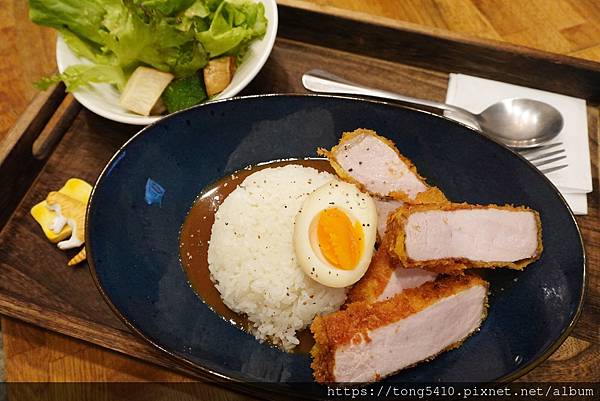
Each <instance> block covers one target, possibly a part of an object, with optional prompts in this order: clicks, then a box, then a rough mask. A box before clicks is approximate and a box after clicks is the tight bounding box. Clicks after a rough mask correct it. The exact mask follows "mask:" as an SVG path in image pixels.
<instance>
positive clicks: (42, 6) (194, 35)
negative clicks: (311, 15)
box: [29, 0, 267, 90]
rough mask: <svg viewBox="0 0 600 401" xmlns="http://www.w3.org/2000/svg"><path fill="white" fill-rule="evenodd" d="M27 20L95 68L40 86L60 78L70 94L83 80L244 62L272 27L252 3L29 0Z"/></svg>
mask: <svg viewBox="0 0 600 401" xmlns="http://www.w3.org/2000/svg"><path fill="white" fill-rule="evenodd" d="M29 16H30V18H31V20H32V21H33V22H35V23H38V24H41V25H45V26H50V27H53V28H55V29H57V30H59V31H60V33H61V35H62V37H63V39H64V40H65V43H66V44H67V45H68V46H69V48H70V49H71V50H72V51H73V52H74V53H75V54H76V55H77V56H79V57H82V58H86V59H88V60H90V61H91V62H93V63H94V66H96V68H92V67H90V66H87V65H86V66H74V67H76V68H73V69H70V70H68V71H65V72H64V73H63V74H60V75H57V76H55V77H51V78H48V79H47V80H42V81H41V83H40V84H43V83H46V84H48V85H49V84H50V83H52V82H56V80H58V79H61V80H64V81H65V83H66V84H67V87H68V88H69V90H74V89H75V88H77V87H79V86H81V85H82V84H84V82H83V81H84V80H85V79H89V80H90V81H89V82H94V83H95V82H107V83H111V84H115V85H118V86H119V85H122V82H123V79H125V80H126V79H127V77H128V76H129V75H130V74H131V73H132V72H133V71H134V70H135V69H136V68H137V67H139V66H142V65H144V66H149V67H153V68H156V69H158V70H160V71H165V72H170V73H172V74H173V75H175V77H176V78H184V77H188V76H190V75H193V74H195V73H196V72H198V71H199V70H200V69H202V68H203V67H204V66H205V65H206V63H207V62H208V59H209V58H214V57H218V56H220V55H235V56H238V58H239V57H241V56H242V55H243V54H244V53H245V51H246V49H247V47H248V45H249V43H250V42H251V41H252V40H253V39H255V38H258V37H262V36H263V35H264V33H265V31H266V25H267V20H266V18H265V16H264V7H263V5H262V4H260V3H256V4H255V3H252V2H251V1H250V0H227V1H224V0H29ZM123 77H124V78H123ZM46 81H47V82H46Z"/></svg>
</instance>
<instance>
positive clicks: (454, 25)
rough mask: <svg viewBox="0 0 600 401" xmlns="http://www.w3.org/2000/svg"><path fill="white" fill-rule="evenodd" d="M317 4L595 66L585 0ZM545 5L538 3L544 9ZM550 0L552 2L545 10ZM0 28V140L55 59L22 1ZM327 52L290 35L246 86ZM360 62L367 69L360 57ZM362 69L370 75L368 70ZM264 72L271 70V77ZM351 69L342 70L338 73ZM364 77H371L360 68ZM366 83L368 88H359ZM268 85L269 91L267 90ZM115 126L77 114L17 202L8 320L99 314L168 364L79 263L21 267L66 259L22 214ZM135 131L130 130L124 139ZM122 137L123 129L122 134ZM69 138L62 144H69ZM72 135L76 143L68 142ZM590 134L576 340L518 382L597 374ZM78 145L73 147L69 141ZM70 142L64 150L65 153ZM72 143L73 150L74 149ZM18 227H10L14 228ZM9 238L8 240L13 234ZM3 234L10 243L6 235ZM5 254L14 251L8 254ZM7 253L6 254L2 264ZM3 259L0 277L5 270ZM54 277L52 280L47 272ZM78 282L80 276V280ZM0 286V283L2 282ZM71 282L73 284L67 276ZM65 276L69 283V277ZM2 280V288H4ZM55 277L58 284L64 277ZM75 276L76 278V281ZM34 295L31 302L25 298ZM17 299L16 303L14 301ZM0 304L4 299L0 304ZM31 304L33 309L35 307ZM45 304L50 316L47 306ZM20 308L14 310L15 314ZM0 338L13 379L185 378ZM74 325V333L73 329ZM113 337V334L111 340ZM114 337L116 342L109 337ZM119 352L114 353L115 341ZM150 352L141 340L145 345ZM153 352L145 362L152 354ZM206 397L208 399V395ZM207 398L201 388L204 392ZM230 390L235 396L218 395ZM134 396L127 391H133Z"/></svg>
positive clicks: (589, 2) (8, 328) (431, 81)
mask: <svg viewBox="0 0 600 401" xmlns="http://www.w3.org/2000/svg"><path fill="white" fill-rule="evenodd" d="M313 2H314V3H319V4H321V5H327V6H336V7H341V8H345V9H348V10H352V11H359V12H366V13H370V14H373V15H377V16H381V17H387V18H392V19H397V20H401V21H407V22H411V23H415V24H419V25H421V26H425V27H432V28H436V29H448V30H450V31H454V32H458V33H461V34H469V35H475V36H479V37H484V38H488V39H494V40H503V41H506V42H509V43H515V44H521V45H525V46H530V47H534V48H538V49H542V50H548V51H554V52H557V53H560V54H568V55H574V56H577V57H581V58H587V59H590V60H596V61H600V35H599V34H598V32H599V31H600V28H599V26H600V4H598V3H597V2H596V1H594V0H564V1H562V0H550V1H545V0H537V1H530V0H445V1H443V0H439V1H436V0H421V1H419V0H403V1H399V2H391V1H386V0H367V1H362V0H355V1H352V0H331V1H327V0H324V1H322V0H315V1H313ZM542 3H543V4H542ZM548 4H550V5H548ZM0 32H1V33H2V36H3V40H2V41H0V54H1V55H2V56H3V57H1V58H0V71H1V72H2V74H0V83H1V84H0V101H1V102H0V137H1V136H3V135H6V133H7V132H8V129H9V128H10V127H11V126H12V124H14V122H15V121H16V119H17V118H18V116H19V115H20V114H21V113H22V112H23V111H24V109H25V107H26V105H27V103H28V102H29V101H30V100H31V98H32V97H33V95H34V94H35V93H36V91H35V89H34V88H33V87H32V86H31V82H33V81H35V80H36V79H38V78H39V77H40V76H42V75H45V74H48V73H50V72H51V71H53V70H54V69H55V64H54V36H53V35H54V34H53V33H52V32H51V31H49V30H46V29H44V28H39V27H36V26H35V25H33V24H31V23H29V22H28V21H27V9H26V2H23V1H21V0H6V1H4V2H3V3H2V7H0ZM297 52H304V53H303V54H308V55H310V57H307V58H308V59H309V60H308V62H307V63H305V64H302V65H293V63H292V65H290V66H287V67H286V68H285V69H282V68H279V67H281V66H282V65H286V62H287V61H289V57H291V56H292V55H294V54H297ZM325 53H327V52H326V51H325V50H324V49H320V48H318V47H311V48H310V49H306V48H302V46H301V45H299V44H296V43H294V42H290V41H280V42H279V44H278V47H277V48H276V50H275V52H274V53H273V57H272V58H271V60H270V62H269V65H270V66H271V67H270V69H269V70H265V71H264V72H263V73H262V74H260V75H259V77H258V78H257V79H256V80H255V81H254V82H253V84H252V86H251V87H250V88H249V89H248V90H247V92H248V93H250V92H251V91H252V90H257V89H258V88H260V87H261V86H262V87H264V85H265V84H267V83H269V82H272V81H273V79H274V78H273V77H275V78H276V80H277V81H278V82H287V83H293V82H297V78H298V76H297V74H298V73H299V72H300V70H301V69H304V68H307V67H309V66H314V67H326V68H328V69H330V70H332V71H336V69H337V70H338V71H339V69H340V66H339V63H337V62H336V61H335V60H332V59H331V56H329V57H326V55H325ZM337 57H339V58H344V60H346V59H349V61H350V64H351V65H353V67H352V68H350V70H349V71H350V73H351V75H350V76H354V77H355V78H356V79H357V80H361V79H362V80H363V81H364V82H365V81H366V82H368V83H370V84H373V85H380V86H382V87H385V88H387V89H391V90H401V91H403V92H404V93H407V94H410V95H420V96H423V97H429V98H432V99H438V100H440V99H442V98H443V96H444V94H445V88H446V76H445V74H440V73H432V72H428V71H424V70H421V69H418V68H401V69H398V68H397V67H395V65H394V64H392V63H386V62H374V61H372V60H369V59H361V58H360V57H358V58H352V57H351V56H348V55H347V54H345V53H338V55H337ZM365 63H366V64H365ZM367 67H368V70H367ZM267 72H268V73H269V74H271V75H268V74H267ZM339 72H344V73H347V72H348V70H347V69H346V68H344V70H343V71H339ZM366 72H368V73H369V74H368V75H367V74H365V73H366ZM366 82H365V83H366ZM275 89H277V88H275ZM590 116H591V117H592V118H591V119H590V124H593V125H594V126H597V110H593V109H590ZM98 127H102V129H101V132H102V138H92V139H91V140H100V141H103V142H104V143H105V146H104V147H101V149H100V150H98V149H95V148H92V147H90V146H88V145H89V144H86V142H85V141H86V140H90V138H85V137H84V138H77V134H76V133H77V132H86V130H87V129H88V128H91V130H93V129H94V128H98ZM120 128H121V127H120V126H119V125H118V124H114V125H111V123H109V124H107V123H106V121H105V120H102V119H101V118H99V117H96V116H94V115H92V114H91V113H88V112H86V111H82V112H81V113H79V114H78V116H77V120H76V121H75V124H74V125H73V128H72V129H71V130H70V132H69V133H67V136H66V137H65V141H67V142H65V145H64V146H63V150H62V152H61V149H60V148H59V152H57V153H56V154H55V155H54V156H53V158H54V161H52V160H53V159H51V161H50V162H49V163H48V164H47V166H46V167H45V170H44V172H43V175H42V176H41V177H40V178H39V179H38V184H40V183H43V185H37V186H35V187H34V190H32V191H31V192H30V193H29V194H28V196H27V197H26V198H25V200H24V203H23V205H22V207H21V213H20V215H19V214H18V215H17V216H15V219H16V220H15V219H13V222H15V224H13V225H12V228H10V227H7V230H15V231H14V232H11V235H10V238H13V239H14V241H19V242H20V241H23V243H32V244H38V245H39V246H38V247H36V248H35V249H33V247H32V249H31V250H30V251H29V252H25V250H23V251H22V252H20V254H19V256H18V258H17V259H18V260H13V259H11V266H12V265H15V266H18V268H16V269H14V268H13V269H11V270H9V271H8V272H7V274H8V275H9V276H7V277H10V279H11V280H13V282H15V283H19V284H17V285H16V286H11V287H10V288H3V290H6V291H7V293H9V294H10V293H11V291H12V293H13V294H15V293H21V292H24V293H27V292H29V293H30V294H31V299H30V300H29V301H28V300H23V299H20V298H14V299H12V300H11V299H9V298H10V297H7V298H5V299H3V302H11V301H14V304H13V306H14V305H17V306H18V307H17V308H13V309H14V310H15V313H14V317H17V318H19V319H24V320H30V321H33V322H34V323H36V324H42V325H43V326H46V327H49V326H50V325H52V324H55V325H58V326H60V325H62V326H60V327H57V328H55V329H56V330H58V331H60V332H63V333H66V334H68V335H69V336H74V337H81V338H88V339H89V336H90V335H91V334H90V333H91V332H92V331H95V330H96V329H97V331H96V333H102V330H101V329H100V327H91V326H90V325H89V319H88V318H89V316H90V314H92V315H94V316H100V315H102V316H104V317H103V318H100V323H99V326H102V327H104V330H105V332H104V336H102V334H101V335H98V334H96V335H97V336H99V337H102V338H96V339H95V340H97V341H96V342H98V343H100V344H102V345H103V346H106V347H109V348H117V349H118V350H119V351H121V352H128V351H130V350H132V349H133V350H134V352H135V353H138V355H145V357H146V358H145V359H147V360H150V361H152V362H155V363H157V364H161V365H166V366H170V367H173V366H171V365H169V363H171V364H172V361H170V360H169V361H166V360H163V359H161V357H160V356H155V357H151V356H150V355H151V354H152V351H153V350H151V349H150V348H145V347H144V345H143V344H140V343H139V342H137V341H136V340H137V339H136V338H135V337H133V336H132V334H131V333H129V332H128V331H127V330H126V329H125V328H124V327H123V326H122V324H121V323H120V322H119V321H118V320H117V319H116V318H115V317H114V315H112V313H111V312H110V311H109V310H108V308H107V307H106V305H105V304H104V303H103V301H102V300H101V299H96V298H94V297H97V292H96V290H95V288H94V287H93V285H92V284H91V280H90V281H89V282H86V281H85V280H89V274H88V273H87V272H86V271H85V268H78V269H76V270H73V271H72V270H69V269H67V268H66V267H65V269H64V270H60V269H57V270H55V271H54V272H52V274H46V275H45V276H44V277H43V278H38V280H39V281H35V280H34V281H33V282H32V281H31V279H30V277H29V276H28V272H30V271H34V270H35V267H36V266H39V265H40V261H39V257H42V258H50V259H51V261H50V262H49V263H58V264H60V265H62V264H63V263H66V260H67V256H66V255H64V254H63V253H60V252H57V251H56V250H55V249H54V248H53V247H52V246H51V245H50V244H48V243H46V244H45V245H42V243H40V242H39V232H38V231H36V230H37V227H35V224H34V223H32V220H31V219H30V217H29V216H28V215H27V213H26V212H25V211H26V210H27V208H28V207H29V206H31V204H33V203H34V202H36V201H38V200H39V199H42V198H43V197H44V196H45V195H46V193H47V191H48V190H49V189H55V188H58V187H59V186H60V185H61V184H62V182H64V180H65V179H66V178H67V177H69V174H76V173H77V174H78V175H79V176H82V178H87V179H88V180H93V178H95V176H96V174H97V172H98V170H96V171H94V168H98V166H102V165H103V163H104V162H105V161H106V160H107V158H108V156H107V155H110V154H111V153H112V150H114V147H115V146H118V144H119V143H121V142H122V141H123V140H124V139H126V137H127V134H125V135H124V136H120V137H119V136H117V135H116V134H114V135H113V132H114V131H117V130H118V129H120ZM133 131H134V129H131V131H127V132H128V134H131V133H132V132H133ZM121 135H123V134H121ZM68 141H70V142H68ZM77 141H81V142H77ZM597 145H598V144H597V137H593V138H592V158H593V163H594V165H593V173H594V192H593V194H592V195H591V196H590V197H589V198H588V200H589V203H590V216H591V217H592V218H582V219H578V221H579V223H580V225H581V227H582V230H583V231H584V234H585V237H586V238H585V244H586V249H587V251H588V260H589V266H590V269H589V278H588V294H587V297H586V305H585V308H584V311H583V314H582V318H581V320H580V322H579V324H578V325H577V326H576V328H575V331H574V332H573V335H572V336H571V337H569V339H567V341H566V342H565V343H564V344H563V345H562V346H561V347H560V348H559V350H558V351H557V352H556V353H554V355H552V357H550V358H549V359H548V360H547V361H546V362H544V363H543V364H542V365H540V366H539V367H538V368H536V369H534V370H533V371H532V372H530V373H529V374H528V375H526V376H524V377H523V378H522V379H521V380H525V381H552V380H557V379H562V380H569V381H570V380H581V381H585V380H594V379H597V378H598V377H599V376H600V374H599V368H598V366H599V365H600V363H599V362H598V361H599V360H600V339H599V335H600V334H599V332H598V327H599V324H600V268H599V266H600V257H599V254H598V252H599V251H598V250H599V249H600V233H599V232H598V226H599V222H598V216H599V210H598V205H599V203H600V199H599V197H598V174H597V172H598V146H597ZM77 146H78V147H77ZM66 148H69V149H66ZM73 149H76V150H77V151H76V152H73ZM72 160H81V163H85V164H86V166H87V167H88V169H87V170H84V171H86V172H87V173H86V174H83V175H82V174H81V171H75V170H74V169H73V168H72V167H70V164H72V163H70V161H72ZM17 223H18V224H17ZM21 225H22V227H24V229H19V228H18V227H20V226H21ZM13 234H14V236H13ZM3 237H5V238H8V237H7V236H5V235H4V234H3ZM12 242H13V241H12V240H11V241H10V242H9V243H6V242H5V243H2V244H1V245H0V252H2V256H1V257H0V258H2V259H3V258H4V257H5V256H7V255H8V254H9V252H8V251H6V250H5V248H6V247H5V246H7V247H10V246H11V243H12ZM13 251H14V249H13ZM3 260H4V259H3ZM6 266H7V264H3V265H2V266H0V269H2V270H1V271H2V274H3V278H4V270H3V269H4V268H5V267H6ZM55 275H56V276H57V279H56V280H54V278H53V277H54V276H55ZM84 276H85V277H87V279H84V280H83V281H75V280H79V278H83V277H84ZM65 277H68V278H69V279H71V278H73V282H74V283H75V282H76V283H77V288H73V289H72V290H73V291H75V294H77V295H78V296H82V297H87V298H86V299H88V300H89V301H90V302H89V304H88V303H87V302H86V303H85V304H80V305H73V304H72V303H70V302H69V296H68V294H69V291H71V289H70V288H69V289H66V288H64V285H63V284H61V283H60V282H59V280H58V278H60V279H64V278H65ZM0 281H2V282H3V281H4V280H0ZM69 281H70V280H69ZM69 281H67V282H69ZM2 282H0V287H1V286H2ZM63 283H64V281H63ZM81 283H83V284H81ZM40 297H41V298H44V299H47V302H48V305H49V306H50V312H49V311H48V310H45V309H44V310H42V309H39V307H38V310H37V318H38V319H39V320H38V321H36V320H35V319H31V310H34V311H35V307H36V306H35V305H37V301H38V300H39V299H40ZM34 298H35V299H34ZM19 302H20V304H19ZM0 307H2V305H0ZM32 308H33V309H32ZM52 310H54V311H55V314H53V313H52V312H51V311H52ZM63 310H67V311H68V312H69V313H70V314H71V315H72V316H74V317H73V318H72V321H59V320H60V319H59V316H63V314H62V313H56V311H63ZM19 311H21V312H19ZM2 325H3V336H4V344H5V348H6V354H7V361H6V367H7V374H8V379H9V380H20V381H36V380H37V381H47V380H50V381H51V380H61V379H62V380H65V379H66V378H68V379H69V380H75V381H77V380H84V381H85V380H92V381H93V380H100V381H103V380H108V381H110V380H116V381H120V380H148V381H185V380H189V377H188V376H185V375H180V374H175V373H173V372H172V371H171V370H166V369H163V368H158V367H156V366H154V365H152V364H147V363H142V362H139V361H137V360H134V359H131V358H129V357H125V356H122V355H117V354H115V353H113V352H110V351H106V350H103V349H100V348H98V347H95V346H90V345H88V344H87V343H82V342H79V341H76V340H73V339H71V338H68V337H65V336H63V335H60V334H54V333H51V332H48V331H46V330H44V329H40V328H38V327H35V326H30V325H27V324H24V323H21V322H17V321H15V320H11V319H6V318H4V319H3V322H2ZM74 327H75V328H77V330H73V328H74ZM109 333H110V335H109ZM111 335H112V336H113V337H111ZM119 347H120V348H119ZM146 347H147V346H146ZM152 358H154V359H152ZM212 389H213V387H210V390H206V391H209V393H208V394H210V395H209V396H210V397H211V399H212V398H216V397H217V395H215V394H216V393H210V391H213V390H212ZM217 393H218V394H219V397H221V396H222V397H224V398H222V399H238V398H235V396H234V395H222V394H223V393H221V392H220V391H217ZM203 394H204V393H203ZM227 397H232V398H227ZM132 399H133V398H132Z"/></svg>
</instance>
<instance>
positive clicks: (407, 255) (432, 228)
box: [387, 204, 542, 272]
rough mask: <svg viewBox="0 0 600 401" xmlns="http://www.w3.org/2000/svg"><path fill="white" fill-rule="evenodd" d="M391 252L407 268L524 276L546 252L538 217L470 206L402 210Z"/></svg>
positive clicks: (392, 227)
mask: <svg viewBox="0 0 600 401" xmlns="http://www.w3.org/2000/svg"><path fill="white" fill-rule="evenodd" d="M387 232H388V234H389V235H390V236H392V237H393V238H392V239H390V240H389V242H387V243H389V244H390V245H391V249H390V251H391V252H392V253H393V254H394V255H395V256H397V257H398V258H399V260H400V263H399V265H401V266H403V267H406V268H415V267H421V268H426V269H430V270H432V271H438V272H452V271H456V270H462V269H465V268H471V267H491V268H493V267H508V268H511V269H517V270H522V269H523V268H524V267H525V266H527V265H528V264H530V263H532V262H534V261H535V260H537V259H538V258H539V256H540V255H541V252H542V237H541V222H540V217H539V214H538V213H537V212H536V211H534V210H531V209H529V208H526V207H513V206H496V205H489V206H480V205H468V204H445V205H421V206H414V207H403V208H401V209H398V210H397V211H396V212H394V215H393V216H392V217H391V219H390V220H389V227H388V231H387Z"/></svg>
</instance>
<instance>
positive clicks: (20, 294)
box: [0, 0, 600, 380]
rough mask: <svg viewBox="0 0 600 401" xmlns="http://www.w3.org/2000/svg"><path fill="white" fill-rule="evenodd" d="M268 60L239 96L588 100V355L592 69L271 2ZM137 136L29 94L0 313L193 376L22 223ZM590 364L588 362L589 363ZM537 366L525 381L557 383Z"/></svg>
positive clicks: (597, 313) (579, 331) (597, 259)
mask: <svg viewBox="0 0 600 401" xmlns="http://www.w3.org/2000/svg"><path fill="white" fill-rule="evenodd" d="M279 17H280V22H279V24H280V25H279V26H280V29H279V33H278V35H279V36H278V39H277V41H276V43H275V46H274V48H273V52H272V54H271V56H270V58H269V60H268V62H267V64H266V65H265V67H264V68H263V70H262V71H261V72H260V73H259V75H258V76H257V77H256V78H255V79H254V81H253V82H252V83H251V84H250V85H249V86H248V87H247V88H246V89H245V90H244V92H243V93H242V95H249V94H260V93H281V92H283V93H298V92H305V91H304V90H303V88H302V86H301V82H300V77H301V75H302V73H303V72H305V71H308V70H310V69H313V68H321V69H325V70H328V71H331V72H333V73H337V74H339V75H342V76H345V77H347V78H349V79H352V80H354V81H357V82H359V83H363V84H367V85H370V86H373V87H379V88H383V89H387V90H391V91H397V92H399V93H403V94H407V95H410V96H417V97H421V98H425V99H432V100H438V101H442V100H444V98H445V93H446V89H447V83H448V73H450V72H461V73H467V74H471V75H477V76H481V77H487V78H492V79H495V80H500V81H505V82H510V83H515V84H519V85H525V86H530V87H534V88H539V89H543V90H550V91H554V92H558V93H563V94H568V95H572V96H577V97H581V98H584V99H587V100H588V105H589V106H588V123H589V138H590V150H591V158H592V164H593V166H592V171H593V182H594V191H593V193H591V194H590V195H589V196H588V200H589V214H588V215H587V216H581V217H578V218H577V221H578V223H579V225H580V228H581V231H582V234H583V238H584V243H585V246H586V251H587V255H588V289H587V295H586V303H585V307H584V310H583V313H582V315H581V318H580V320H579V322H578V324H577V325H576V327H575V330H574V331H573V333H572V336H575V337H576V338H579V339H583V340H586V341H589V342H592V343H594V344H596V345H598V332H597V330H598V327H599V323H600V218H599V208H598V206H599V197H598V193H599V192H598V108H597V107H596V106H595V105H594V103H595V102H598V101H600V64H597V63H592V62H588V61H583V60H579V59H574V58H570V57H564V56H559V55H551V54H548V53H543V52H540V51H534V50H531V49H526V48H523V47H518V46H511V45H507V44H503V43H499V42H492V41H485V40H478V39H472V38H466V37H463V36H460V35H456V34H450V33H447V32H444V31H440V30H429V29H423V28H420V27H416V26H412V25H409V24H403V23H400V22H398V21H393V20H387V19H384V18H375V17H370V16H366V15H362V14H357V13H352V12H346V11H341V10H337V9H333V8H328V7H318V6H314V5H312V4H309V3H304V2H301V1H295V0H285V1H280V2H279ZM138 129H139V127H135V126H128V125H123V124H119V123H115V122H112V121H108V120H106V119H104V118H102V117H99V116H97V115H95V114H93V113H91V112H89V111H87V110H86V109H84V108H82V107H81V106H80V105H79V104H78V103H77V102H76V101H75V100H74V99H73V97H72V96H71V95H68V94H65V92H64V87H63V86H61V85H59V86H56V87H54V88H52V89H50V90H48V91H46V92H43V93H40V94H39V95H38V96H37V97H36V98H35V99H34V101H33V102H32V103H31V104H30V106H29V107H28V108H27V110H26V111H25V113H24V114H23V115H22V116H21V118H20V119H19V121H18V122H17V124H16V125H15V126H14V127H13V129H12V130H11V131H10V132H9V134H8V135H7V136H6V137H5V138H4V139H3V140H2V141H1V142H0V228H1V231H0V313H1V314H3V315H6V316H9V317H13V318H17V319H21V320H23V321H26V322H30V323H32V324H35V325H38V326H41V327H43V328H46V329H49V330H53V331H57V332H60V333H63V334H66V335H69V336H72V337H75V338H78V339H81V340H85V341H88V342H90V343H93V344H97V345H99V346H102V347H106V348H109V349H112V350H115V351H118V352H122V353H124V354H128V355H131V356H133V357H136V358H140V359H142V360H145V361H149V362H153V363H156V364H159V365H161V366H164V367H167V368H172V369H176V370H179V371H182V372H185V373H192V372H191V371H189V370H188V369H187V368H186V367H185V366H182V365H181V364H179V363H177V362H175V361H173V360H172V359H170V358H169V357H167V356H166V354H163V353H162V352H161V351H159V350H158V349H155V348H153V347H152V346H150V345H149V344H147V343H146V342H144V341H143V340H141V339H140V338H138V337H137V336H135V335H134V334H133V333H131V332H130V331H129V330H128V329H127V328H126V327H125V326H124V324H123V323H122V322H121V321H120V320H119V319H118V318H117V317H116V316H115V315H114V314H113V313H112V311H111V310H110V308H109V307H108V306H107V304H106V303H105V302H104V300H103V299H102V297H101V295H100V293H99V292H98V290H97V289H96V287H95V285H94V283H93V281H92V277H91V275H90V274H89V271H88V267H87V265H86V264H83V265H81V266H79V267H75V268H70V267H67V266H66V263H67V260H68V259H69V258H70V257H72V256H73V252H63V251H60V250H58V249H57V248H56V246H55V245H53V244H51V243H50V242H48V241H47V240H46V239H45V237H44V235H43V233H42V231H41V230H40V228H39V227H38V225H37V223H36V222H35V221H34V220H33V218H32V217H31V216H30V214H29V210H30V208H31V207H32V206H33V205H34V204H36V203H38V202H39V201H41V200H43V199H44V198H45V197H46V196H47V194H48V192H50V191H52V190H56V189H58V188H60V187H61V186H62V185H63V184H64V182H65V181H66V180H67V179H68V178H71V177H79V178H82V179H84V180H87V181H88V182H90V183H93V182H95V180H96V178H97V177H98V175H99V173H100V171H101V169H102V168H103V167H104V165H105V163H106V162H107V161H108V160H109V159H110V157H111V156H112V155H113V153H114V152H115V151H116V150H117V149H118V148H119V147H120V146H121V145H122V144H123V143H124V142H125V141H127V139H129V138H130V137H131V136H132V135H133V134H134V133H135V132H137V130H138ZM593 355H595V356H593V358H595V359H594V360H595V362H594V361H591V362H590V366H591V365H593V364H594V363H598V361H599V359H600V357H599V356H598V353H595V354H593ZM559 364H560V363H558V364H556V363H553V362H546V363H544V364H542V365H540V366H539V367H537V368H536V369H535V370H534V371H533V372H532V373H530V374H529V375H528V376H526V377H530V378H531V377H535V378H546V379H548V380H551V379H553V378H554V379H555V380H558V379H560V372H561V369H562V368H561V367H560V366H559Z"/></svg>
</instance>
